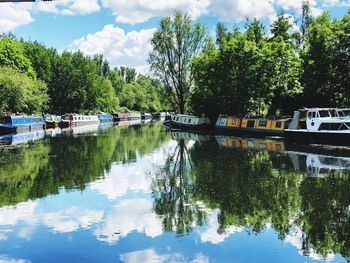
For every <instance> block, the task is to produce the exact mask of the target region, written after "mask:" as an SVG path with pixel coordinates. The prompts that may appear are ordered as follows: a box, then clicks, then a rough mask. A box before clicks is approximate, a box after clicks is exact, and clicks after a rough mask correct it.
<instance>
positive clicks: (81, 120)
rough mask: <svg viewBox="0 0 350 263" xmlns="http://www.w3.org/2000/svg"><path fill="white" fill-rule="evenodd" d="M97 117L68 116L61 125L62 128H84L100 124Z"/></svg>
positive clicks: (65, 116)
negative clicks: (83, 126) (84, 126)
mask: <svg viewBox="0 0 350 263" xmlns="http://www.w3.org/2000/svg"><path fill="white" fill-rule="evenodd" d="M99 122H100V121H99V119H98V117H97V115H80V114H66V115H64V116H63V118H62V121H61V123H60V126H61V127H72V126H82V125H89V124H95V123H99Z"/></svg>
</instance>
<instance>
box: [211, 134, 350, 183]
mask: <svg viewBox="0 0 350 263" xmlns="http://www.w3.org/2000/svg"><path fill="white" fill-rule="evenodd" d="M215 138H216V141H217V142H218V144H219V146H220V147H225V148H234V149H243V150H259V151H268V152H278V153H281V154H283V155H285V156H288V157H289V158H288V160H289V161H290V162H291V164H292V167H293V169H294V170H295V171H299V172H306V174H307V175H308V176H310V177H326V176H329V175H331V174H334V173H337V172H350V157H344V156H336V155H332V151H324V150H323V151H320V152H319V153H317V149H315V148H309V149H307V148H303V151H300V150H296V149H295V148H293V149H289V146H288V145H285V143H284V142H283V141H278V140H271V139H255V138H254V139H253V138H238V137H227V136H216V137H215Z"/></svg>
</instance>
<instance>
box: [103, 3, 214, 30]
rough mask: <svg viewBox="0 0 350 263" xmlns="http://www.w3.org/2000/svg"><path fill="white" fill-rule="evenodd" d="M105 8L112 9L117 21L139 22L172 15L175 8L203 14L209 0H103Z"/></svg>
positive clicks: (193, 13)
mask: <svg viewBox="0 0 350 263" xmlns="http://www.w3.org/2000/svg"><path fill="white" fill-rule="evenodd" d="M102 4H103V6H104V7H105V8H109V9H111V10H112V12H113V14H114V15H115V17H116V21H117V22H121V23H127V24H137V23H141V22H145V21H147V20H149V19H150V18H151V17H154V16H164V15H171V14H172V13H173V12H174V10H182V11H185V12H188V13H189V14H190V15H191V16H192V17H193V18H196V17H198V16H200V15H203V14H204V13H205V12H206V9H207V8H208V6H209V4H210V1H209V0H178V1H163V0H154V1H150V0H133V1H128V0H118V1H115V0H102Z"/></svg>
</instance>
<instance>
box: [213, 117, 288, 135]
mask: <svg viewBox="0 0 350 263" xmlns="http://www.w3.org/2000/svg"><path fill="white" fill-rule="evenodd" d="M290 121H291V118H280V117H275V116H271V117H266V118H261V117H235V116H227V115H220V116H219V117H218V119H217V121H216V124H215V128H216V129H218V130H221V131H224V132H226V133H232V134H237V133H240V134H257V135H259V134H260V135H279V136H282V135H283V134H284V130H285V129H286V128H288V125H289V122H290Z"/></svg>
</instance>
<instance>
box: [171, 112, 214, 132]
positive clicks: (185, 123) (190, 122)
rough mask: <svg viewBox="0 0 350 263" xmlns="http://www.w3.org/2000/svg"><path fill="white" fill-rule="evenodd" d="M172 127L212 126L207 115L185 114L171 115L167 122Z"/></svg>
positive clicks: (196, 127) (200, 127)
mask: <svg viewBox="0 0 350 263" xmlns="http://www.w3.org/2000/svg"><path fill="white" fill-rule="evenodd" d="M165 124H169V125H170V126H171V127H174V128H180V129H198V130H199V129H207V128H210V120H209V118H207V117H197V116H190V115H183V114H174V115H171V117H170V121H169V122H167V123H165Z"/></svg>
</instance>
